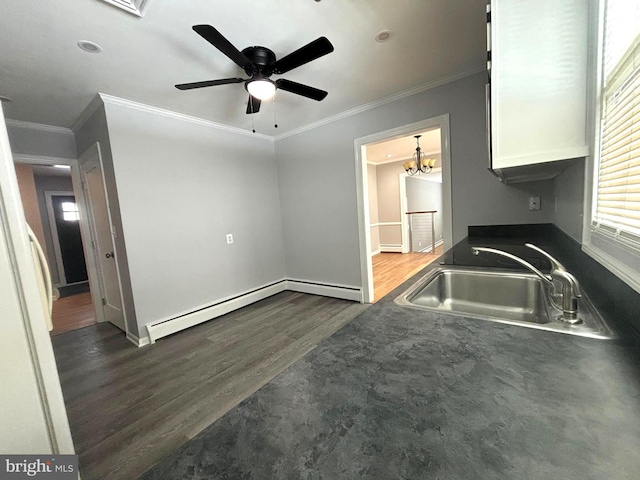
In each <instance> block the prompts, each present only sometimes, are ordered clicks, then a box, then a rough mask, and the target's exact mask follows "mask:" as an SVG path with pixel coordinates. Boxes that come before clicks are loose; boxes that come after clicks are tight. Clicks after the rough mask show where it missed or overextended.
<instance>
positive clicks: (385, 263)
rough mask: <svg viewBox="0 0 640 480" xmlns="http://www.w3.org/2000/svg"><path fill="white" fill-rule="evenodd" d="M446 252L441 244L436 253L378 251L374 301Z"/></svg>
mask: <svg viewBox="0 0 640 480" xmlns="http://www.w3.org/2000/svg"><path fill="white" fill-rule="evenodd" d="M443 252H444V247H443V246H442V245H441V246H439V247H436V253H435V255H432V254H430V253H378V254H377V255H374V256H373V257H371V262H372V264H373V291H374V294H373V295H374V300H373V301H374V303H375V302H377V301H378V300H380V299H381V298H382V297H384V296H385V295H386V294H387V293H389V292H390V291H391V290H393V289H394V288H396V287H397V286H398V285H400V284H401V283H402V282H404V281H405V280H407V279H409V278H411V277H412V276H414V275H415V274H416V273H418V272H419V271H420V270H422V269H423V268H424V267H426V266H427V265H429V264H430V263H431V262H433V261H434V260H435V259H437V258H438V257H439V256H440V255H442V253H443Z"/></svg>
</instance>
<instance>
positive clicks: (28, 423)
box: [0, 103, 75, 454]
mask: <svg viewBox="0 0 640 480" xmlns="http://www.w3.org/2000/svg"><path fill="white" fill-rule="evenodd" d="M13 160H14V156H13V155H12V153H11V148H10V146H9V137H8V134H7V130H6V124H5V120H4V114H3V112H2V104H1V103H0V222H1V224H2V225H1V227H2V228H0V239H1V240H0V243H1V244H4V246H5V249H6V254H7V256H8V257H10V260H11V263H12V266H13V268H11V269H7V270H4V271H3V272H2V274H0V285H1V286H2V288H3V289H13V290H14V292H15V293H16V297H17V299H18V301H19V305H16V308H14V309H13V310H15V312H14V313H15V314H11V315H9V318H7V319H6V323H5V325H4V327H3V328H4V329H5V333H6V332H10V333H12V334H15V336H16V338H20V339H21V343H22V346H23V347H24V349H23V351H25V350H26V351H28V353H29V355H28V356H29V358H30V360H31V361H30V365H31V369H32V372H33V381H34V382H33V385H34V389H33V394H32V395H31V396H29V397H28V398H19V399H18V402H23V403H26V402H27V401H28V402H29V403H31V400H33V397H35V396H37V397H38V398H37V401H38V403H40V408H41V411H42V415H43V419H42V422H39V421H38V420H37V419H35V418H31V417H25V418H22V417H20V413H23V414H24V412H23V411H22V410H20V411H19V409H15V410H11V411H10V412H9V413H10V414H13V416H12V419H11V421H10V422H9V426H10V427H12V428H16V429H18V428H19V429H21V430H22V431H24V430H25V429H27V430H29V431H30V436H31V437H32V438H31V439H30V442H33V438H34V437H35V433H36V432H37V431H38V430H39V431H40V432H42V434H41V435H38V440H41V441H46V442H47V443H48V445H49V447H50V452H33V453H43V454H44V453H54V454H58V453H60V454H73V453H75V452H74V448H73V440H72V438H71V431H70V428H69V421H68V418H67V411H66V408H65V404H64V398H63V396H62V388H61V386H60V379H59V376H58V370H57V368H56V361H55V356H54V354H53V347H52V345H51V337H50V336H49V331H48V329H47V326H46V317H45V312H44V309H43V305H42V297H41V295H40V291H39V286H38V280H37V277H36V270H35V268H34V262H33V256H32V250H31V248H30V244H29V238H28V234H27V226H26V220H25V217H24V210H23V207H22V200H21V198H20V191H19V189H18V181H17V177H16V171H15V167H14V165H13ZM17 346H18V345H17V344H16V348H17ZM4 353H5V355H6V358H8V359H9V361H16V360H17V359H21V357H20V356H18V355H17V351H16V352H15V353H14V351H13V350H11V349H10V350H9V351H8V352H7V351H5V352H4ZM23 365H24V364H22V363H21V362H20V365H18V367H22V366H23ZM24 381H25V382H27V381H29V380H28V379H26V378H25V379H24ZM14 405H15V403H14ZM36 429H37V430H36ZM44 437H46V439H45V438H44ZM16 453H17V452H16ZM24 453H27V452H24Z"/></svg>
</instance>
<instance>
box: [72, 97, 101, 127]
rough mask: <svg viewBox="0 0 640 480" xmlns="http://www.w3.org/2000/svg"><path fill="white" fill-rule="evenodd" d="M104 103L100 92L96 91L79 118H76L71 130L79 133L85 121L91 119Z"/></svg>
mask: <svg viewBox="0 0 640 480" xmlns="http://www.w3.org/2000/svg"><path fill="white" fill-rule="evenodd" d="M102 105H104V103H103V101H102V99H101V98H100V94H99V93H96V94H95V95H94V97H93V98H92V99H91V101H90V102H89V103H88V104H87V106H86V107H84V110H83V111H82V112H81V113H80V115H78V118H76V119H75V121H74V122H73V124H72V125H71V131H72V132H74V133H78V130H80V129H81V128H82V127H83V126H84V124H85V123H87V122H88V121H89V119H90V118H91V117H92V116H93V114H94V113H96V112H97V111H98V109H99V108H100V107H101V106H102Z"/></svg>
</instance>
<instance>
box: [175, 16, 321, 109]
mask: <svg viewBox="0 0 640 480" xmlns="http://www.w3.org/2000/svg"><path fill="white" fill-rule="evenodd" d="M192 28H193V30H194V31H195V32H196V33H197V34H198V35H200V36H201V37H202V38H204V39H205V40H206V41H208V42H209V43H210V44H211V45H213V46H214V47H216V48H217V49H218V50H220V51H221V52H222V53H224V54H225V55H226V56H227V57H229V58H230V59H231V60H232V61H233V62H235V63H236V64H237V65H238V66H240V67H241V68H242V69H243V70H244V71H245V73H246V74H247V75H248V76H249V78H239V77H234V78H222V79H220V80H206V81H204V82H193V83H181V84H179V85H176V88H177V89H179V90H191V89H193V88H202V87H213V86H215V85H226V84H229V83H244V87H245V89H246V90H247V91H248V92H249V102H248V103H247V113H248V114H251V113H258V112H259V111H260V104H261V103H262V100H268V99H269V98H271V97H273V95H274V94H275V91H276V89H277V88H279V89H281V90H285V91H287V92H291V93H295V94H296V95H302V96H303V97H307V98H311V99H313V100H317V101H320V100H323V99H324V98H325V97H326V96H327V92H325V91H324V90H319V89H317V88H314V87H310V86H308V85H303V84H301V83H297V82H292V81H291V80H286V79H284V78H279V79H278V80H276V81H273V80H271V79H270V78H269V77H270V76H271V75H274V74H276V75H280V74H282V73H286V72H288V71H290V70H293V69H294V68H297V67H299V66H301V65H304V64H305V63H309V62H311V61H312V60H315V59H317V58H320V57H322V56H324V55H326V54H328V53H331V52H333V45H331V42H330V41H329V40H327V38H325V37H320V38H318V39H316V40H314V41H313V42H311V43H308V44H307V45H305V46H304V47H301V48H299V49H298V50H296V51H295V52H292V53H290V54H289V55H287V56H285V57H283V58H281V59H280V60H276V55H275V53H273V52H272V51H271V50H269V49H268V48H266V47H258V46H256V47H247V48H245V49H244V50H242V51H239V50H238V49H237V48H236V47H234V46H233V45H232V44H231V42H229V40H227V39H226V38H225V37H224V36H223V35H222V34H221V33H220V32H219V31H218V30H216V29H215V28H213V27H212V26H211V25H194V26H193V27H192Z"/></svg>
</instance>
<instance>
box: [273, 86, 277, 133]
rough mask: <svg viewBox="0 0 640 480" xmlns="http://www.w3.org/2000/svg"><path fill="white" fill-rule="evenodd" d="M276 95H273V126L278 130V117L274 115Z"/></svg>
mask: <svg viewBox="0 0 640 480" xmlns="http://www.w3.org/2000/svg"><path fill="white" fill-rule="evenodd" d="M277 96H278V95H277V94H274V95H273V126H274V127H275V128H278V115H277V114H276V97H277Z"/></svg>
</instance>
